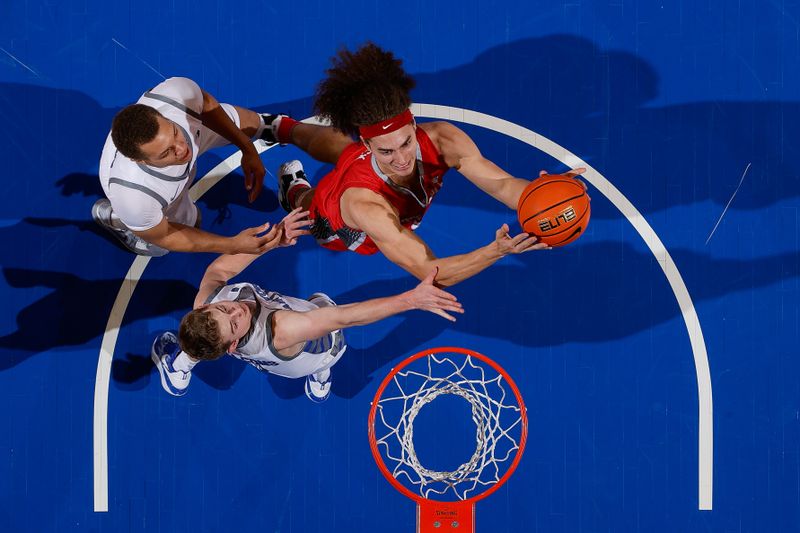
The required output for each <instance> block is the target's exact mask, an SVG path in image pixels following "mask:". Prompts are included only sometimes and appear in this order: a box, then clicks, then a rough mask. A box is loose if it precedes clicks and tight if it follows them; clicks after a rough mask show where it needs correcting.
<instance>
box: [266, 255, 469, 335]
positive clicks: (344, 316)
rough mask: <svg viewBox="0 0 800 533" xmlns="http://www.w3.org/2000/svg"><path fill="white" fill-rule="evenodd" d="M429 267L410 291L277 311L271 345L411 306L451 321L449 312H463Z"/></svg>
mask: <svg viewBox="0 0 800 533" xmlns="http://www.w3.org/2000/svg"><path fill="white" fill-rule="evenodd" d="M436 274H437V269H435V268H434V269H433V270H431V271H430V273H429V274H428V275H427V276H426V277H425V279H423V280H422V281H421V282H420V283H419V285H417V286H416V287H415V288H413V289H412V290H410V291H406V292H404V293H401V294H397V295H395V296H389V297H386V298H375V299H373V300H366V301H364V302H358V303H352V304H346V305H339V306H335V307H333V306H332V307H322V308H320V309H314V310H313V311H308V312H305V313H298V312H295V311H277V312H276V313H275V314H274V319H273V320H274V322H273V332H274V336H273V344H274V345H275V348H276V349H278V350H283V349H286V348H289V347H291V346H294V345H295V344H298V343H300V342H304V341H307V340H311V339H317V338H319V337H321V336H323V335H326V334H328V333H330V332H331V331H335V330H337V329H344V328H349V327H352V326H363V325H366V324H371V323H373V322H377V321H379V320H382V319H384V318H387V317H390V316H392V315H396V314H399V313H402V312H405V311H410V310H412V309H421V310H424V311H429V312H431V313H434V314H437V315H439V316H441V317H443V318H446V319H447V320H450V321H455V317H454V316H453V315H452V314H451V313H463V312H464V309H463V307H462V306H461V304H460V303H459V302H458V300H457V299H456V297H455V296H454V295H452V294H450V293H449V292H445V291H443V290H442V289H440V288H438V287H436V285H435V284H434V280H435V278H436Z"/></svg>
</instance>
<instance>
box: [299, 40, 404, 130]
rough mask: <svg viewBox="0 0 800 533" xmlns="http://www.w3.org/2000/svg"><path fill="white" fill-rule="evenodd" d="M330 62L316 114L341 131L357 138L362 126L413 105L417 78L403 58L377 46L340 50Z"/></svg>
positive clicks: (369, 44)
mask: <svg viewBox="0 0 800 533" xmlns="http://www.w3.org/2000/svg"><path fill="white" fill-rule="evenodd" d="M331 63H332V65H333V66H332V67H331V68H329V69H328V70H327V71H326V73H327V75H328V76H327V78H325V79H324V80H322V81H321V82H320V84H319V85H318V86H317V94H316V97H315V99H314V112H315V113H316V114H317V115H319V116H320V117H323V118H327V119H329V120H330V121H331V124H332V125H333V127H334V128H336V129H338V130H339V131H341V132H343V133H345V134H347V135H350V136H352V137H358V127H359V126H369V125H372V124H377V123H378V122H380V121H382V120H386V119H388V118H391V117H393V116H395V115H397V114H399V113H402V112H403V111H405V110H406V109H408V107H409V106H410V105H411V95H410V92H411V89H413V88H414V85H415V82H414V79H413V78H412V77H411V76H409V75H408V74H406V72H405V71H404V70H403V66H402V63H403V62H402V61H401V60H400V59H397V58H395V56H394V54H392V53H391V52H387V51H386V50H383V49H382V48H380V47H379V46H378V45H376V44H374V43H371V42H368V43H366V44H364V45H363V46H361V48H359V49H358V50H356V51H355V52H351V51H350V50H347V49H342V50H339V52H338V53H337V54H336V56H334V57H333V58H331Z"/></svg>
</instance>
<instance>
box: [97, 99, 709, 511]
mask: <svg viewBox="0 0 800 533" xmlns="http://www.w3.org/2000/svg"><path fill="white" fill-rule="evenodd" d="M411 110H412V112H413V113H414V114H415V115H416V116H418V117H420V118H438V119H442V120H452V121H456V122H463V123H466V124H472V125H473V126H479V127H482V128H486V129H490V130H492V131H495V132H497V133H502V134H504V135H508V136H509V137H513V138H515V139H517V140H519V141H521V142H524V143H526V144H528V145H529V146H532V147H534V148H537V149H539V150H541V151H543V152H544V153H546V154H548V155H550V156H551V157H553V158H555V159H557V160H558V161H560V162H561V163H563V164H565V165H567V166H569V167H571V168H576V167H586V168H587V171H586V173H584V174H583V175H582V176H581V177H582V178H585V179H586V180H587V181H588V182H589V183H591V184H592V185H593V186H594V187H595V188H596V189H597V190H598V191H600V193H601V194H603V196H605V197H606V198H607V199H608V200H609V201H610V202H611V203H612V204H613V205H614V206H615V207H616V208H617V209H619V210H620V212H621V213H622V214H623V215H624V216H625V218H626V219H627V220H628V221H629V222H630V223H631V225H632V226H633V227H634V229H636V231H637V232H638V233H639V235H641V237H642V239H644V241H645V243H646V244H647V246H648V247H649V248H650V251H651V252H652V253H653V255H654V256H655V258H656V259H657V260H658V264H659V265H661V269H662V270H663V271H664V275H665V276H666V277H667V281H668V282H669V284H670V287H671V288H672V291H673V293H674V294H675V298H676V299H677V301H678V305H679V306H680V309H681V313H682V315H683V321H684V323H685V324H686V329H687V332H688V334H689V341H690V343H691V347H692V354H693V356H694V366H695V373H696V374H697V395H698V405H699V417H698V474H697V476H698V509H700V510H711V505H712V490H713V462H714V455H713V451H714V447H713V443H714V432H713V404H712V395H711V372H710V370H709V366H708V354H707V352H706V345H705V340H704V339H703V332H702V330H701V328H700V321H699V319H698V317H697V312H696V311H695V308H694V303H693V302H692V298H691V296H690V295H689V290H688V289H687V288H686V284H685V283H684V282H683V278H682V277H681V275H680V272H678V267H677V266H676V265H675V262H674V261H673V260H672V257H671V256H670V255H669V252H667V249H666V248H665V247H664V244H663V243H662V242H661V239H659V238H658V235H656V232H655V231H653V228H651V227H650V225H649V224H648V223H647V221H646V220H645V219H644V217H643V216H642V215H641V213H639V211H638V210H637V209H636V208H635V207H634V206H633V204H632V203H631V202H630V201H629V200H628V199H627V198H626V197H625V196H624V195H623V194H622V193H621V192H620V191H619V190H618V189H617V188H616V187H614V185H612V184H611V182H609V181H608V180H607V179H606V178H605V177H604V176H603V175H602V174H600V173H599V172H598V171H597V170H595V169H594V168H592V167H591V166H590V165H588V164H587V163H586V162H585V161H583V160H582V159H581V158H579V157H578V156H576V155H575V154H573V153H572V152H570V151H569V150H567V149H566V148H563V147H561V146H559V145H558V144H556V143H554V142H553V141H551V140H550V139H548V138H546V137H543V136H541V135H539V134H537V133H535V132H533V131H531V130H529V129H527V128H523V127H522V126H518V125H517V124H514V123H512V122H508V121H506V120H502V119H499V118H497V117H493V116H491V115H486V114H483V113H478V112H476V111H469V110H467V109H461V108H457V107H448V106H439V105H430V104H414V105H412V106H411ZM303 122H310V123H316V121H315V120H314V119H306V120H304V121H303ZM257 148H258V149H259V152H262V151H264V147H263V146H257ZM240 162H241V152H236V153H234V154H233V155H231V156H230V157H228V158H227V159H226V160H225V161H223V162H221V163H220V164H219V165H217V166H216V167H214V169H212V170H211V171H210V172H209V173H208V174H206V175H205V176H203V178H202V179H201V180H200V181H199V182H198V183H196V184H195V185H194V186H193V187H192V189H191V190H190V195H191V197H192V200H197V199H198V198H200V197H201V196H202V195H203V194H204V193H205V192H206V191H207V190H208V189H210V188H211V187H212V186H213V185H214V184H216V183H217V182H218V181H219V180H220V179H222V178H223V177H224V176H226V175H227V174H228V173H230V172H231V171H233V170H235V169H236V168H237V167H238V166H239V164H240ZM139 259H142V258H140V257H137V258H136V259H135V260H134V264H133V265H132V266H131V269H130V270H129V271H128V276H126V278H125V280H124V281H123V283H122V287H121V288H120V293H119V294H118V295H117V300H116V301H115V302H114V306H113V308H112V310H111V316H109V321H108V326H107V327H106V332H105V333H104V335H103V341H102V344H101V346H102V347H101V349H100V357H99V359H98V362H97V378H96V382H95V400H94V491H95V494H94V510H95V512H106V511H108V450H107V442H108V439H107V424H106V420H107V412H108V384H109V375H110V372H111V358H112V357H113V353H114V345H115V344H116V338H117V333H118V331H119V325H120V324H121V322H122V318H123V316H124V314H125V309H126V308H127V305H128V302H129V301H130V297H131V295H132V294H133V290H134V289H135V288H136V281H138V280H139V278H140V276H141V274H142V273H143V272H144V267H145V266H146V265H147V261H143V262H142V266H141V269H140V270H136V269H134V266H136V263H137V261H138V260H139ZM145 259H147V258H145ZM126 287H128V288H127V289H126Z"/></svg>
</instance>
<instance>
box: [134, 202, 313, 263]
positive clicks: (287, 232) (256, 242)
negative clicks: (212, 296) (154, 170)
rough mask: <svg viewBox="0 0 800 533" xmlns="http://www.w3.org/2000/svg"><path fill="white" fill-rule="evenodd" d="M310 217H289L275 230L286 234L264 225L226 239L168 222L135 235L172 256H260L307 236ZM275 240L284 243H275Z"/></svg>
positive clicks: (304, 214)
mask: <svg viewBox="0 0 800 533" xmlns="http://www.w3.org/2000/svg"><path fill="white" fill-rule="evenodd" d="M307 215H308V213H307V212H301V211H300V210H299V209H296V210H295V211H293V212H292V213H290V214H289V215H287V216H286V217H285V218H284V219H283V221H282V222H281V223H280V224H279V225H277V226H275V227H276V228H278V229H283V230H284V231H283V233H271V232H269V231H268V228H269V224H265V225H261V226H255V227H252V228H247V229H244V230H242V231H240V232H239V234H238V235H234V236H232V237H224V236H222V235H217V234H215V233H209V232H207V231H203V230H201V229H198V228H194V227H192V226H186V225H184V224H177V223H175V222H170V221H169V220H167V219H166V218H164V219H162V220H161V222H159V223H158V224H157V225H156V226H155V227H153V228H150V229H149V230H145V231H136V232H134V233H136V235H138V236H139V237H141V238H142V239H144V240H146V241H147V242H150V243H152V244H155V245H157V246H160V247H162V248H165V249H167V250H171V251H173V252H217V253H224V254H256V255H261V254H263V253H264V252H267V251H269V250H271V249H272V248H275V247H276V246H287V245H289V244H294V242H292V243H287V242H286V240H285V239H286V238H287V237H288V238H289V240H291V239H296V238H297V237H299V236H301V235H307V234H308V231H307V230H306V229H305V227H306V226H308V224H309V222H308V220H307V219H306V217H307ZM287 224H289V225H287ZM276 238H280V239H281V240H278V241H275V239H276Z"/></svg>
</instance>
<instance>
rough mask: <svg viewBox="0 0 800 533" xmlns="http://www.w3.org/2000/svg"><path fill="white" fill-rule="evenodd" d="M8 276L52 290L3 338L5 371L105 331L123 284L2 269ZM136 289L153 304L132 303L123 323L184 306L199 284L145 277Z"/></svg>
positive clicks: (1, 366) (16, 285)
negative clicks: (42, 354) (115, 299)
mask: <svg viewBox="0 0 800 533" xmlns="http://www.w3.org/2000/svg"><path fill="white" fill-rule="evenodd" d="M3 277H4V278H5V281H6V283H7V284H8V286H10V287H11V288H13V289H24V290H26V291H27V290H32V289H45V290H46V291H47V292H46V294H45V295H44V296H43V297H41V298H39V299H38V300H36V301H35V302H33V303H31V304H30V305H28V306H27V307H25V308H24V309H22V310H21V311H20V312H19V313H18V314H17V320H16V322H17V323H16V326H17V328H16V331H14V332H13V333H11V334H9V335H4V336H3V337H0V350H2V351H3V352H5V354H4V356H3V358H2V361H1V362H0V370H6V369H8V368H11V367H13V366H16V365H17V364H19V363H20V362H22V361H24V360H26V359H27V358H29V357H31V356H33V355H36V354H37V353H40V352H46V351H49V350H58V349H59V348H63V347H68V346H80V345H83V344H85V343H87V342H89V341H90V340H92V339H95V338H97V337H99V336H100V335H102V334H103V332H104V329H105V325H106V322H107V321H108V313H109V310H110V309H111V305H112V303H113V302H114V298H115V297H116V294H117V292H118V291H119V287H120V280H119V279H109V280H90V279H84V278H81V277H79V276H76V275H74V274H69V273H66V272H55V271H40V270H29V269H20V268H3ZM136 292H137V298H141V299H143V300H146V301H147V302H148V305H147V306H141V305H134V306H130V307H129V308H128V311H127V313H126V315H125V322H124V324H129V323H131V322H135V321H138V320H143V319H146V318H151V317H159V316H164V315H167V314H169V313H171V312H173V311H176V310H180V309H184V308H186V306H187V302H188V303H189V304H190V303H191V301H192V299H193V298H194V294H195V292H196V288H195V287H194V286H192V285H190V284H189V283H187V282H185V281H182V280H175V279H165V280H142V281H140V282H139V284H138V286H137V289H136Z"/></svg>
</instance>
